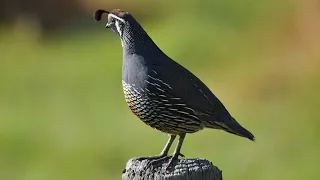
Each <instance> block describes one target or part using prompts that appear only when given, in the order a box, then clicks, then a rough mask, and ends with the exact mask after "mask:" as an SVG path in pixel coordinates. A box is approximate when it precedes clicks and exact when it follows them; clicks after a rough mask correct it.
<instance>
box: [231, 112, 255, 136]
mask: <svg viewBox="0 0 320 180" xmlns="http://www.w3.org/2000/svg"><path fill="white" fill-rule="evenodd" d="M231 118H232V120H231V122H229V123H227V126H228V130H230V131H228V132H230V133H233V134H236V135H238V136H242V137H245V138H248V139H250V140H251V141H255V137H254V135H253V134H252V133H251V132H250V131H248V130H246V129H245V128H244V127H242V126H241V125H240V124H239V123H238V122H237V121H236V120H235V119H234V118H233V117H231Z"/></svg>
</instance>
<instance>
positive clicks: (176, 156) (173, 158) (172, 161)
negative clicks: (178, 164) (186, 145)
mask: <svg viewBox="0 0 320 180" xmlns="http://www.w3.org/2000/svg"><path fill="white" fill-rule="evenodd" d="M179 155H180V156H182V157H184V155H183V154H181V153H179V154H175V155H173V156H172V158H171V159H170V161H169V163H168V164H167V167H166V170H169V169H170V168H172V167H173V163H174V162H175V161H177V160H178V159H179Z"/></svg>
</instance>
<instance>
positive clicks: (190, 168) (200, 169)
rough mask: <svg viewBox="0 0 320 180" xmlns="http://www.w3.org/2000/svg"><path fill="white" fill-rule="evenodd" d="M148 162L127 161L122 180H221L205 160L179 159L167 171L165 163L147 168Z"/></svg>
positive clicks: (215, 168)
mask: <svg viewBox="0 0 320 180" xmlns="http://www.w3.org/2000/svg"><path fill="white" fill-rule="evenodd" d="M149 161H150V160H148V159H145V160H142V161H139V160H138V159H137V158H132V159H129V161H128V162H127V166H126V169H123V174H122V180H222V171H221V170H219V169H218V168H217V167H216V166H214V165H213V164H212V163H211V162H210V161H208V160H206V159H202V158H191V159H179V161H177V162H176V163H175V164H174V168H171V169H169V170H166V164H167V161H165V162H163V163H162V164H161V163H160V164H158V165H156V166H147V164H148V162H149Z"/></svg>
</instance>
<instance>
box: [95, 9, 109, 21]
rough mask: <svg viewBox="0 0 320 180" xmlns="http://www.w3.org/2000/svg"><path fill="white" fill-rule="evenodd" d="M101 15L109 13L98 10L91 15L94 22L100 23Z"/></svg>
mask: <svg viewBox="0 0 320 180" xmlns="http://www.w3.org/2000/svg"><path fill="white" fill-rule="evenodd" d="M103 13H106V14H109V13H110V12H108V11H106V10H103V9H98V10H96V11H95V12H94V13H93V18H94V20H95V21H100V20H101V17H102V14H103Z"/></svg>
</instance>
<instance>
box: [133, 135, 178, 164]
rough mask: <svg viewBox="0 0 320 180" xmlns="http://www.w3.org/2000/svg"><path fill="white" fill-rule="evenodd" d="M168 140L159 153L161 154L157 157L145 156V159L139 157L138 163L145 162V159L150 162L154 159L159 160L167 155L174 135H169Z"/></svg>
mask: <svg viewBox="0 0 320 180" xmlns="http://www.w3.org/2000/svg"><path fill="white" fill-rule="evenodd" d="M169 136H170V137H169V140H168V142H167V144H166V145H165V146H164V148H163V150H162V151H161V153H160V154H159V155H156V156H146V157H139V158H137V159H138V160H139V161H142V160H145V159H150V160H154V159H161V158H164V157H166V156H167V155H168V152H169V149H170V147H171V145H172V143H173V141H174V140H175V138H176V135H172V134H170V135H169Z"/></svg>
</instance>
